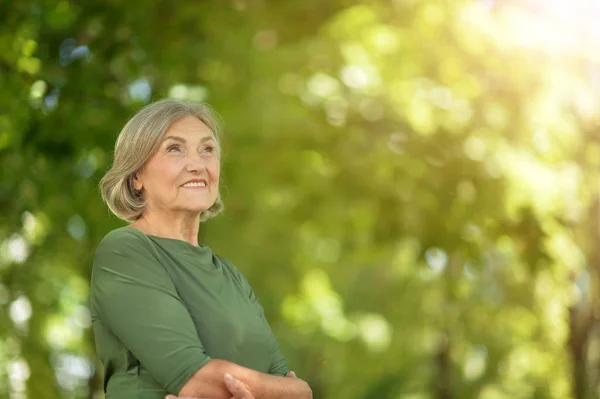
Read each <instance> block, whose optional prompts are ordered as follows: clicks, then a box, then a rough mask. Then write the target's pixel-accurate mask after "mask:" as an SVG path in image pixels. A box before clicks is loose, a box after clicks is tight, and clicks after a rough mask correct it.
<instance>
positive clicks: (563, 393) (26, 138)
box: [0, 0, 600, 399]
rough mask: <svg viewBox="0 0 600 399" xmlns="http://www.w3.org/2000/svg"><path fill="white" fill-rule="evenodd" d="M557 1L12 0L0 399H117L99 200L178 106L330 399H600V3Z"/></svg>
mask: <svg viewBox="0 0 600 399" xmlns="http://www.w3.org/2000/svg"><path fill="white" fill-rule="evenodd" d="M549 3H553V4H554V3H557V2H549V1H548V2H544V1H537V2H536V1H520V0H513V1H510V2H509V1H494V0H479V1H475V0H473V1H467V0H465V1H442V0H433V1H425V0H393V1H387V0H355V1H350V0H329V1H323V0H286V1H267V0H233V1H232V0H228V1H224V0H222V1H204V2H196V1H191V0H145V1H141V0H129V1H122V0H113V1H86V2H73V1H67V0H59V1H56V0H23V1H7V0H0V305H1V306H2V307H3V309H4V310H5V311H4V312H2V313H1V314H0V396H1V397H10V398H13V399H17V398H19V399H20V398H35V399H45V398H60V397H64V398H92V397H93V398H102V397H103V395H102V393H101V380H100V377H101V376H99V375H98V374H97V373H96V372H95V370H98V368H97V366H98V364H97V359H96V357H95V354H94V348H93V336H92V333H91V330H90V319H89V313H88V311H87V309H86V302H87V294H88V279H89V275H90V269H91V259H92V256H93V252H94V249H95V247H96V245H97V244H98V242H99V241H100V239H101V238H102V237H103V236H104V234H106V233H107V232H108V231H109V230H111V229H113V228H115V227H117V226H120V225H121V222H120V221H118V220H117V219H116V218H115V217H113V216H111V215H110V214H109V212H108V210H107V208H106V207H105V206H104V205H103V203H102V202H101V200H100V195H99V192H98V189H97V183H98V181H99V179H100V177H101V176H102V174H103V172H104V171H105V170H106V169H107V168H108V167H109V165H110V162H111V156H112V154H111V151H112V146H113V144H114V140H115V139H116V136H117V134H118V132H119V130H120V128H121V127H122V126H123V124H124V123H125V122H126V120H127V119H128V118H129V117H130V116H131V115H133V113H134V112H135V111H136V110H138V109H139V108H140V107H141V106H143V105H144V104H145V103H147V102H149V101H152V100H155V99H159V98H162V97H165V96H171V97H177V98H188V99H191V100H195V101H208V102H209V103H210V104H212V105H213V106H214V107H215V108H216V110H217V111H218V113H219V114H220V115H221V117H222V119H223V121H224V127H225V135H224V148H225V154H226V156H225V160H224V163H223V169H224V181H223V187H222V190H223V197H224V199H225V202H226V207H227V210H226V212H225V214H224V215H223V216H221V217H219V218H217V219H214V220H211V221H209V222H208V223H207V224H206V225H203V226H202V227H201V236H202V237H201V238H202V241H204V242H206V243H208V244H209V245H210V246H212V247H213V249H214V250H215V251H216V252H218V253H220V254H221V255H223V256H225V257H227V258H229V259H231V260H232V261H233V262H234V263H235V264H236V265H238V267H239V268H240V269H241V270H242V271H243V272H244V273H245V274H246V275H247V277H248V279H249V280H250V282H251V283H252V284H253V286H254V289H255V291H256V292H257V293H258V294H259V296H260V297H261V301H262V303H263V305H264V307H265V309H266V313H267V315H268V317H269V319H270V321H271V323H272V325H273V328H274V330H275V332H276V334H277V336H278V337H279V340H280V344H281V346H282V349H283V351H284V353H285V354H286V355H287V357H288V361H289V363H290V364H291V366H292V367H293V368H294V369H295V370H296V372H297V373H298V375H300V376H301V377H302V378H305V379H307V380H308V381H309V382H310V384H311V386H312V387H313V390H314V393H315V398H330V399H337V398H356V399H387V398H389V399H397V398H406V399H428V398H436V399H450V398H481V399H503V398H556V399H565V398H576V399H586V398H596V397H598V395H599V394H600V389H599V383H600V381H599V378H600V355H599V353H600V350H599V349H600V323H599V317H600V298H599V295H598V293H599V290H598V276H599V272H600V250H599V249H598V244H599V242H600V230H599V223H598V222H599V220H600V219H599V218H600V202H599V201H600V198H599V186H598V177H599V174H598V167H599V166H600V135H599V131H600V124H599V121H600V119H599V117H598V114H599V112H598V111H599V110H600V107H599V104H600V94H599V93H600V56H599V55H598V52H597V46H598V45H599V44H600V43H599V40H597V38H598V37H600V31H598V29H597V28H594V26H596V25H597V23H596V22H594V23H591V22H590V21H592V22H593V21H597V17H598V16H599V15H600V9H598V8H597V7H595V6H593V2H591V1H586V0H577V1H575V2H573V4H572V5H571V4H570V3H569V4H570V5H568V6H564V7H563V8H562V9H560V10H558V11H557V10H554V11H553V12H554V14H552V13H551V12H550V11H552V10H549V9H546V8H544V7H545V5H547V4H549ZM575 12H576V13H577V14H573V13H575ZM575 17H576V18H575ZM588 28H589V29H596V30H594V31H593V32H592V33H593V34H591V36H590V35H587V34H586V35H581V33H582V32H583V33H586V32H587V31H585V29H588ZM587 33H589V32H587ZM594 35H595V36H594ZM594 38H596V39H594ZM594 40H596V41H594Z"/></svg>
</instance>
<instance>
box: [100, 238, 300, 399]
mask: <svg viewBox="0 0 600 399" xmlns="http://www.w3.org/2000/svg"><path fill="white" fill-rule="evenodd" d="M90 310H91V314H92V323H93V328H94V337H95V341H96V351H97V354H98V356H99V358H100V360H101V362H102V365H103V369H104V389H105V392H106V398H107V399H163V398H164V397H165V395H166V394H167V393H172V394H177V393H178V392H179V391H180V390H181V388H182V387H183V386H184V384H185V383H186V382H187V381H188V379H189V378H190V377H192V376H193V375H194V373H196V371H198V370H199V369H200V368H201V367H202V366H204V365H205V364H206V363H207V362H208V361H209V360H210V359H223V360H227V361H230V362H233V363H236V364H239V365H241V366H244V367H248V368H251V369H254V370H257V371H260V372H264V373H269V374H273V375H285V373H287V372H288V371H289V369H288V367H287V364H286V361H285V359H284V357H283V356H282V354H281V353H280V351H279V349H278V345H277V341H276V339H275V337H274V335H273V333H272V331H271V328H270V327H269V324H268V323H267V321H266V319H265V317H264V312H263V309H262V306H261V305H260V304H259V303H258V300H257V298H256V296H255V295H254V292H253V291H252V288H251V287H250V285H249V283H248V281H247V280H246V278H245V277H244V276H243V275H242V273H240V271H239V270H238V269H237V268H236V267H235V266H233V265H232V264H231V263H230V262H228V261H227V260H225V259H223V258H221V257H219V256H217V255H215V254H214V253H213V252H212V251H211V250H210V248H208V247H207V246H204V245H198V246H195V245H192V244H190V243H188V242H186V241H181V240H175V239H169V238H163V237H156V236H151V235H146V234H144V233H142V232H140V231H139V230H136V229H134V228H130V227H122V228H119V229H116V230H113V231H111V232H110V233H108V234H107V235H106V237H104V239H103V240H102V242H101V243H100V245H99V247H98V249H97V251H96V255H95V258H94V266H93V271H92V281H91V292H90Z"/></svg>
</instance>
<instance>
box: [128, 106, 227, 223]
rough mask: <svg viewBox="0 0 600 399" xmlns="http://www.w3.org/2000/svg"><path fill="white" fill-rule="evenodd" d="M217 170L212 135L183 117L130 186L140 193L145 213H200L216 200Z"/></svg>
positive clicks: (216, 158) (217, 189)
mask: <svg viewBox="0 0 600 399" xmlns="http://www.w3.org/2000/svg"><path fill="white" fill-rule="evenodd" d="M220 169H221V168H220V165H219V156H218V147H217V141H216V139H215V136H214V134H213V132H212V131H211V130H210V129H209V128H208V126H206V125H205V124H204V123H202V122H201V121H200V120H199V119H198V118H196V117H193V116H186V117H184V118H181V119H179V120H177V121H175V122H174V123H173V124H172V125H171V126H170V127H169V129H168V130H167V131H166V132H165V135H164V136H163V138H162V143H161V144H160V147H159V148H158V151H156V153H154V155H152V156H151V157H150V159H149V160H148V161H147V162H146V164H145V165H144V166H143V167H142V169H141V171H140V172H139V173H138V175H137V177H136V178H134V182H133V183H134V188H135V189H136V190H142V195H143V197H144V199H145V200H146V204H147V205H146V209H145V212H154V211H159V212H167V213H172V212H185V213H197V214H200V212H202V211H204V210H206V209H208V208H210V207H211V206H212V205H213V204H214V203H215V201H216V199H217V196H218V193H219V173H220Z"/></svg>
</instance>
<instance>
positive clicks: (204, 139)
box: [163, 136, 214, 143]
mask: <svg viewBox="0 0 600 399" xmlns="http://www.w3.org/2000/svg"><path fill="white" fill-rule="evenodd" d="M169 139H171V140H175V141H179V142H181V143H185V142H186V139H184V138H183V137H179V136H168V137H165V138H164V140H163V142H165V141H167V140H169ZM209 140H214V137H213V136H204V137H202V138H201V139H200V142H202V143H204V142H205V141H209Z"/></svg>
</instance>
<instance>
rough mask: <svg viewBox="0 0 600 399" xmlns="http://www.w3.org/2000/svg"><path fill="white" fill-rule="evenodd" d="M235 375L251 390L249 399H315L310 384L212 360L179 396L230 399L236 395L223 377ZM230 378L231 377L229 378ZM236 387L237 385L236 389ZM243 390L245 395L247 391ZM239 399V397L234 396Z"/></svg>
mask: <svg viewBox="0 0 600 399" xmlns="http://www.w3.org/2000/svg"><path fill="white" fill-rule="evenodd" d="M227 375H233V376H235V378H234V379H233V383H235V382H236V381H235V380H237V381H239V383H240V386H241V387H243V390H247V391H248V394H249V395H251V396H247V397H248V398H249V399H251V398H253V399H311V398H312V391H311V389H310V387H309V386H308V384H307V383H306V382H304V381H302V380H300V379H297V378H286V377H278V376H272V375H269V374H264V373H260V372H258V371H254V370H251V369H248V368H245V367H242V366H239V365H237V364H235V363H231V362H227V361H224V360H218V359H213V360H210V361H209V362H208V363H207V364H206V365H205V366H204V367H202V368H201V369H200V370H198V371H197V372H196V374H194V375H193V376H192V378H190V379H189V380H188V382H187V383H186V384H185V385H184V386H183V388H182V389H181V391H180V392H179V396H180V397H190V398H210V399H230V398H231V396H232V393H234V392H233V391H231V384H227V382H226V379H224V378H223V376H227ZM226 378H227V377H226ZM234 386H235V385H234ZM243 390H242V391H243ZM234 396H235V397H236V398H238V396H237V395H234Z"/></svg>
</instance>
